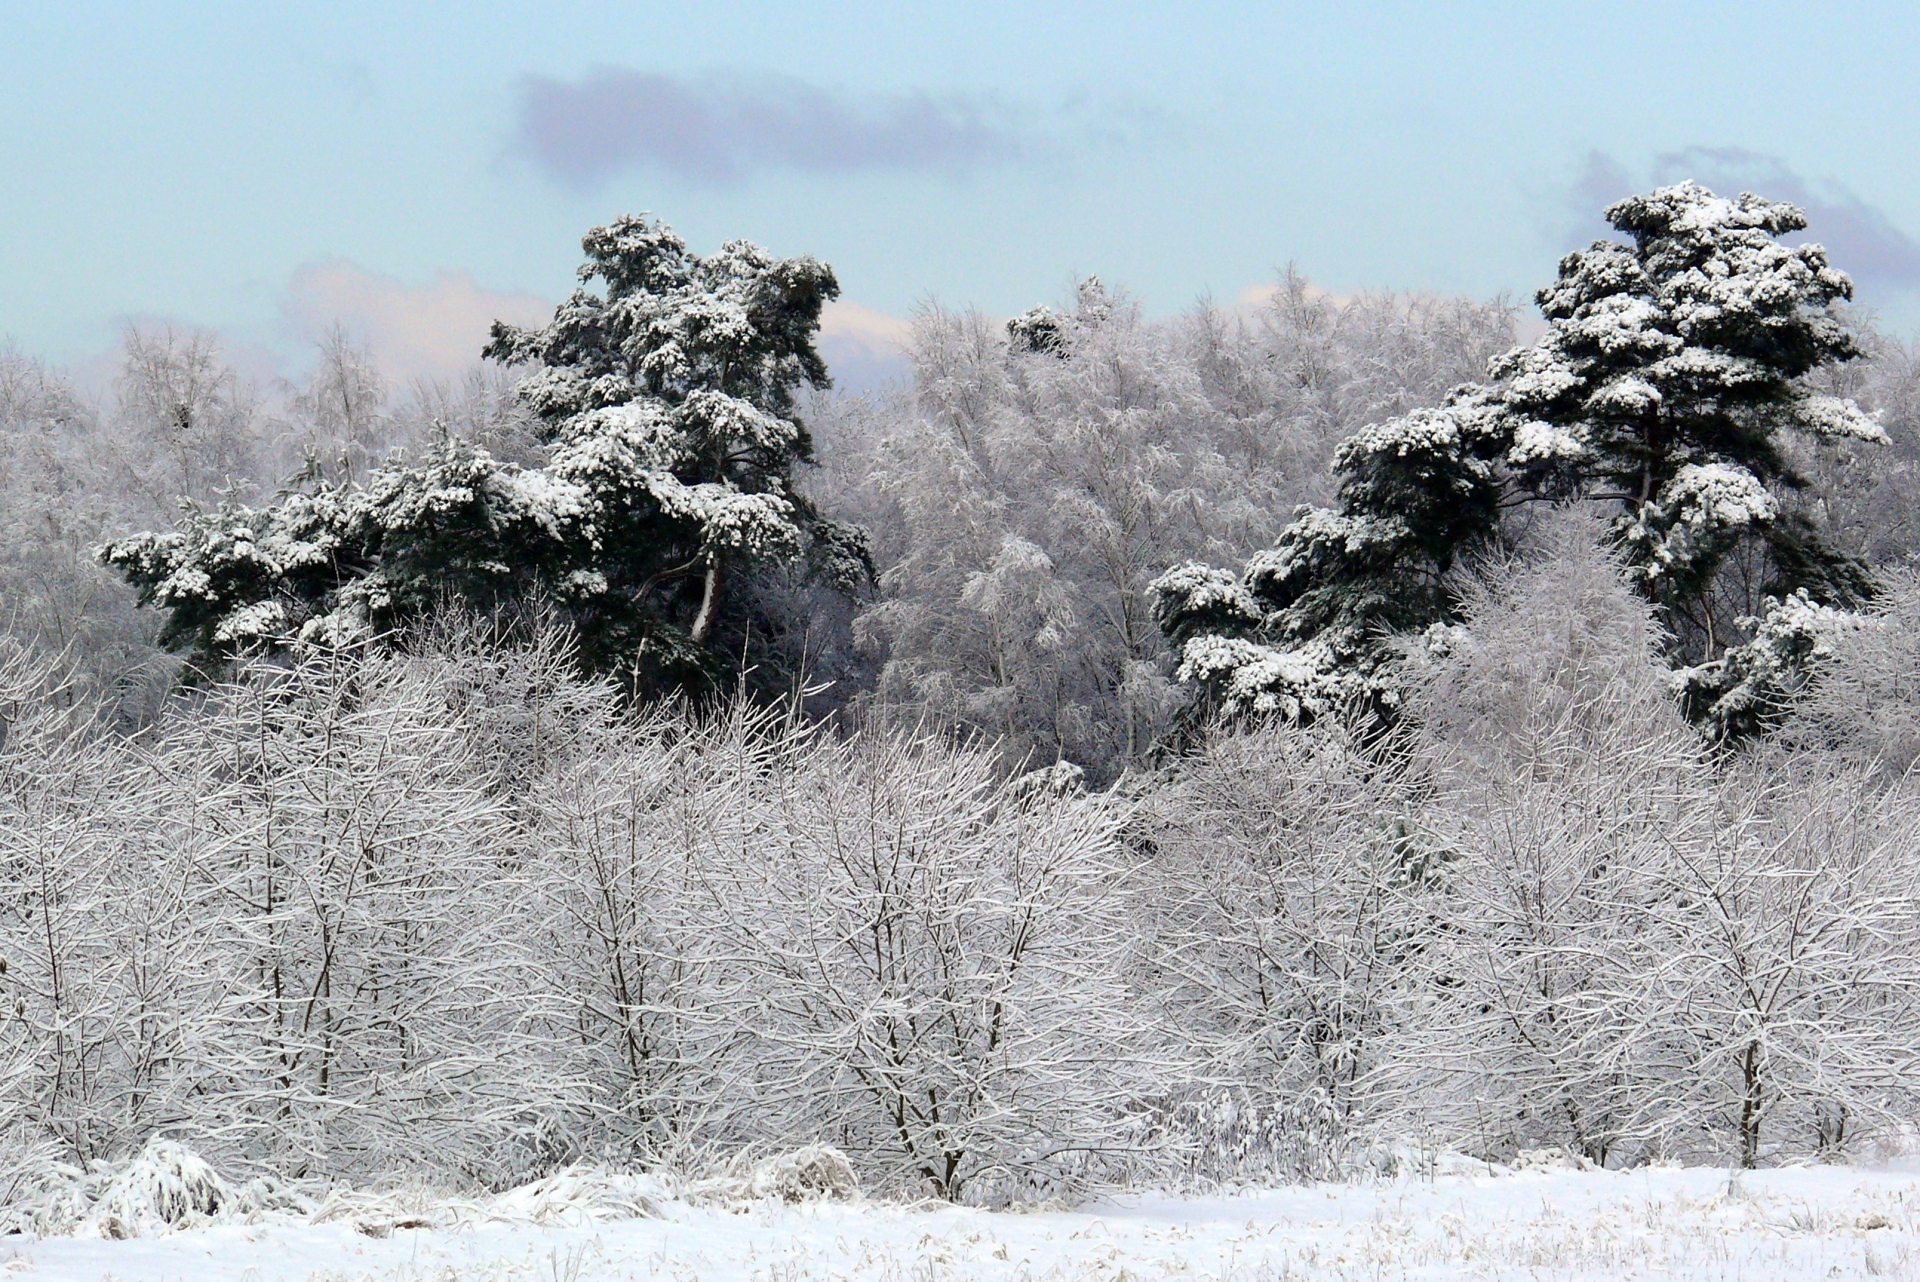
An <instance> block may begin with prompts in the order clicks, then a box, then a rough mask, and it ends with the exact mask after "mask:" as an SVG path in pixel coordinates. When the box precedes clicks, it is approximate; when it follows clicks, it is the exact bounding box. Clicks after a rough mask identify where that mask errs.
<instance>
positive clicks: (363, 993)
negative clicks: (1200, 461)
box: [0, 522, 1920, 1200]
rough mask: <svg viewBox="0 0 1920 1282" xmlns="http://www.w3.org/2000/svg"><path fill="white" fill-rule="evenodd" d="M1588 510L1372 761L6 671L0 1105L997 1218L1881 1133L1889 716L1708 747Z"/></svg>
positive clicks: (1896, 812) (380, 658) (570, 687)
mask: <svg viewBox="0 0 1920 1282" xmlns="http://www.w3.org/2000/svg"><path fill="white" fill-rule="evenodd" d="M1596 535H1597V531H1596V530H1594V529H1593V528H1592V527H1591V526H1588V525H1585V524H1581V523H1578V522H1576V523H1574V524H1573V525H1571V526H1570V527H1564V528H1563V527H1556V528H1555V529H1554V530H1552V531H1550V532H1548V534H1546V535H1542V536H1541V537H1540V539H1539V540H1538V541H1537V542H1536V544H1535V546H1533V547H1532V548H1530V549H1528V551H1527V553H1526V555H1525V556H1524V557H1522V559H1520V560H1519V561H1518V562H1516V563H1515V564H1514V565H1513V566H1512V567H1511V568H1509V569H1508V570H1506V571H1504V572H1503V573H1502V574H1501V575H1499V576H1497V577H1496V578H1495V580H1494V582H1493V584H1492V586H1490V587H1488V588H1486V589H1484V590H1482V592H1481V593H1480V595H1478V596H1477V597H1476V598H1475V599H1474V601H1473V602H1472V603H1471V604H1470V605H1469V607H1468V609H1467V611H1466V617H1467V623H1466V624H1465V625H1464V626H1463V628H1462V629H1461V630H1460V631H1459V632H1458V633H1457V634H1454V636H1453V637H1452V640H1451V642H1450V643H1449V644H1448V645H1447V646H1444V647H1439V646H1432V647H1422V648H1419V649H1417V650H1415V651H1413V652H1411V653H1410V654H1409V655H1408V657H1407V658H1406V659H1404V660H1402V661H1401V662H1402V663H1403V665H1404V666H1403V670H1402V672H1401V676H1402V678H1403V680H1404V681H1405V683H1406V686H1407V688H1408V689H1409V690H1410V691H1412V692H1413V693H1412V694H1411V695H1410V697H1409V709H1410V715H1409V716H1408V717H1407V718H1405V719H1404V720H1403V724H1402V727H1401V730H1400V731H1399V734H1400V738H1399V740H1398V741H1397V742H1396V743H1394V744H1393V745H1392V751H1391V752H1390V753H1383V745H1382V744H1381V743H1380V742H1379V741H1378V739H1377V736H1371V735H1367V734H1362V733H1356V729H1357V728H1359V727H1360V725H1361V723H1358V722H1354V723H1349V721H1348V720H1347V719H1346V718H1344V717H1342V716H1340V715H1332V714H1330V715H1327V716H1324V717H1322V718H1320V719H1318V720H1317V721H1316V722H1315V723H1314V724H1313V725H1312V726H1310V727H1304V728H1303V727H1297V726H1288V725H1274V726H1269V727H1267V728H1264V729H1260V730H1256V731H1245V732H1239V733H1232V734H1225V735H1222V736H1220V737H1219V738H1217V739H1216V740H1214V741H1213V742H1212V743H1211V744H1210V745H1209V746H1208V747H1207V748H1206V750H1205V751H1204V752H1202V753H1201V754H1200V755H1198V756H1195V757H1193V758H1190V759H1188V760H1187V761H1186V762H1185V763H1184V764H1183V765H1182V766H1181V767H1180V768H1179V769H1178V770H1177V771H1175V772H1174V773H1173V774H1172V775H1170V776H1168V777H1166V778H1164V779H1163V780H1162V781H1161V782H1160V783H1159V784H1158V785H1157V786H1155V787H1153V788H1150V789H1133V790H1131V791H1130V793H1128V794H1122V793H1116V792H1111V791H1109V792H1103V793H1087V792H1084V791H1082V790H1081V789H1079V788H1078V787H1077V786H1075V785H1074V784H1073V782H1072V781H1071V779H1068V778H1064V777H1062V776H1061V775H1060V774H1059V772H1056V771H1047V772H1042V773H1040V774H1037V775H1034V776H1028V777H1023V778H1019V779H1015V780H1012V781H1006V780H1004V776H1003V774H1002V773H1001V771H1000V769H999V767H998V765H997V764H996V760H995V757H994V754H993V753H992V752H991V751H990V750H989V749H987V748H985V747H980V748H973V747H966V746H957V745H956V744H955V743H954V742H953V741H952V740H951V738H950V737H948V736H945V735H939V734H930V733H902V732H899V731H896V730H889V729H874V730H867V731H861V732H856V733H853V734H850V735H840V736H836V735H832V734H828V733H826V732H825V731H824V730H823V729H821V728H819V727H810V726H809V725H808V724H806V723H805V722H803V721H800V720H797V719H795V718H794V717H792V716H787V715H780V714H775V713H769V712H761V711H754V710H752V709H751V708H750V707H748V706H746V705H740V706H738V707H736V708H734V709H732V710H730V711H722V712H717V713H713V714H709V715H693V714H690V713H685V712H681V711H675V710H670V709H664V708H656V709H654V710H652V711H649V712H635V711H632V710H630V709H629V708H628V706H627V705H625V704H623V702H622V701H621V700H620V699H619V698H618V697H617V692H616V691H615V690H614V689H613V688H612V687H610V686H607V685H604V684H598V683H593V682H589V681H587V680H585V679H583V678H581V677H579V676H578V675H576V673H577V669H576V668H575V666H574V664H573V663H572V661H571V658H570V656H569V655H568V654H567V653H566V652H565V649H564V644H563V643H562V641H560V640H559V639H557V638H555V637H553V636H551V635H549V636H548V637H547V638H546V639H544V640H542V641H539V642H537V643H534V644H532V645H531V646H529V645H527V644H520V645H517V646H513V647H507V648H502V647H500V646H498V645H497V644H494V643H491V642H489V641H487V640H485V639H484V638H481V637H478V636H477V635H476V634H474V633H472V632H471V631H467V630H463V629H462V628H459V627H454V626H447V627H443V628H442V629H441V632H440V634H439V637H438V641H437V643H436V644H435V645H433V646H431V647H427V648H423V649H418V650H415V651H412V652H406V651H401V652H395V651H391V650H374V649H369V648H366V647H360V648H356V649H352V650H346V651H341V650H332V651H316V652H314V653H312V654H311V655H310V656H309V657H307V658H305V659H303V660H301V661H300V662H297V663H295V664H292V665H291V666H284V665H283V666H277V667H276V666H264V665H253V666H248V667H246V668H244V669H242V670H241V671H240V672H239V673H238V674H236V678H235V679H234V680H233V681H231V682H229V683H226V684H223V685H221V686H219V687H217V688H216V689H214V690H213V691H211V692H210V693H209V694H208V695H207V696H206V697H204V698H202V699H201V700H200V701H198V702H197V703H196V704H195V705H194V706H192V707H191V708H182V709H179V710H177V711H176V712H174V713H173V714H171V715H170V716H169V717H168V718H167V720H166V721H165V722H164V723H163V724H162V726H160V727H158V728H157V729H156V731H155V732H154V733H150V734H148V735H145V736H141V737H139V738H135V739H127V738H122V737H117V736H103V735H100V734H97V733H93V732H92V730H91V727H89V726H88V724H87V723H86V720H85V718H84V717H83V716H81V715H80V714H79V713H78V712H77V711H76V710H75V709H74V708H73V707H72V706H71V704H70V703H69V702H68V701H65V700H63V699H61V698H60V697H58V694H57V691H56V690H55V688H54V686H53V685H52V684H51V683H50V682H49V681H48V680H47V677H46V670H45V668H44V666H43V665H41V664H39V663H37V662H36V661H34V660H32V659H31V658H30V657H29V656H28V655H27V653H26V652H25V651H24V650H21V649H20V648H19V647H18V646H17V645H16V646H15V647H14V648H13V649H12V650H11V651H10V652H9V658H8V660H7V664H6V669H5V673H4V679H5V681H6V683H7V684H6V688H5V689H4V690H3V691H0V696H3V697H4V699H5V705H6V706H7V707H8V708H10V709H12V712H11V714H10V726H9V732H8V736H7V740H6V743H5V745H4V748H0V834H4V836H3V837H0V903H3V904H4V905H5V908H4V913H0V956H4V958H5V961H6V963H7V965H6V971H5V974H4V976H0V990H3V991H0V997H4V1003H3V1006H4V1009H3V1010H0V1126H4V1133H5V1135H6V1136H7V1140H8V1143H10V1144H11V1145H13V1146H14V1149H13V1151H14V1152H16V1153H18V1152H21V1151H23V1150H24V1149H26V1148H31V1147H33V1146H36V1145H39V1146H48V1145H51V1146H53V1147H54V1148H56V1149H57V1150H58V1151H59V1152H62V1153H64V1154H66V1155H68V1156H69V1157H70V1158H81V1159H85V1158H91V1157H97V1156H102V1155H107V1154H114V1153H121V1152H126V1151H129V1150H130V1149H131V1148H135V1147H137V1146H138V1145H139V1144H140V1143H141V1142H142V1141H143V1140H144V1139H145V1138H146V1136H147V1135H149V1134H152V1133H154V1132H157V1131H164V1132H167V1133H171V1134H175V1135H178V1136H181V1137H183V1138H186V1139H187V1140H189V1141H190V1142H191V1143H192V1144H193V1145H194V1146H195V1147H197V1148H199V1149H200V1150H201V1151H203V1152H206V1153H208V1154H209V1155H210V1156H213V1157H215V1158H216V1159H217V1161H218V1162H219V1163H221V1164H224V1165H227V1166H229V1167H234V1168H248V1167H264V1168H269V1169H273V1170H277V1171H279V1172H281V1173H282V1174H289V1175H308V1176H327V1177H336V1178H339V1177H346V1178H362V1179H365V1178H372V1177H374V1176H377V1175H380V1174H383V1173H391V1172H392V1171H394V1170H396V1169H401V1168H409V1167H410V1168H413V1169H416V1170H419V1171H420V1172H421V1173H422V1174H423V1175H426V1176H428V1177H431V1178H437V1179H443V1180H452V1181H456V1182H467V1183H484V1184H494V1185H498V1184H501V1183H506V1182H511V1181H513V1180H516V1179H522V1178H526V1177H527V1176H529V1175H531V1174H535V1173H538V1172H540V1171H543V1170H546V1169H550V1168H551V1167H553V1166H554V1165H555V1164H557V1163H560V1162H564V1161H568V1160H572V1159H576V1158H580V1157H585V1156H593V1157H599V1158H603V1159H605V1158H612V1159H619V1160H639V1161H646V1162H660V1161H667V1162H679V1163H690V1164H691V1163H698V1162H701V1161H703V1160H710V1159H711V1158H712V1156H713V1155H716V1154H724V1153H729V1152H734V1151H738V1150H739V1149H741V1148H743V1147H753V1148H759V1149H766V1148H778V1147H783V1146H792V1145H796V1144H800V1143H804V1142H810V1141H814V1140H819V1139H823V1138H824V1139H827V1140H829V1141H830V1142H832V1143H835V1144H837V1145H839V1146H841V1147H843V1148H844V1149H845V1150H846V1151H848V1152H849V1153H850V1154H852V1155H853V1157H854V1159H855V1161H856V1163H857V1165H858V1167H859V1169H860V1170H861V1171H862V1172H863V1174H864V1176H865V1177H866V1178H867V1179H868V1180H869V1181H871V1182H872V1183H873V1184H874V1185H875V1186H877V1187H885V1188H896V1189H901V1190H914V1189H919V1190H925V1191H929V1192H933V1193H936V1194H943V1195H945V1196H949V1197H958V1198H966V1199H985V1200H996V1199H999V1198H1003V1197H1020V1196H1033V1195H1051V1194H1052V1193H1054V1192H1058V1191H1061V1190H1063V1189H1070V1188H1073V1187H1077V1186H1079V1185H1080V1184H1082V1183H1084V1182H1086V1181H1088V1180H1098V1179H1109V1178H1126V1179H1158V1180H1182V1179H1200V1180H1216V1179H1265V1178H1284V1177H1292V1176H1298V1175H1301V1174H1315V1173H1319V1174H1325V1173H1332V1172H1336V1171H1339V1170H1343V1169H1352V1165H1353V1163H1355V1162H1359V1161H1365V1160H1370V1157H1369V1155H1371V1160H1389V1159H1390V1158H1391V1156H1392V1153H1393V1152H1394V1148H1393V1145H1394V1143H1395V1142H1396V1140H1397V1139H1399V1138H1400V1137H1409V1136H1417V1137H1421V1138H1422V1140H1423V1142H1424V1143H1426V1144H1428V1145H1433V1144H1440V1145H1445V1146H1450V1147H1456V1148H1460V1149H1463V1150H1466V1151H1470V1152H1474V1153H1477V1154H1482V1155H1485V1156H1489V1157H1496V1158H1497V1157H1503V1156H1511V1155H1513V1154H1514V1153H1515V1152H1517V1151H1519V1150H1521V1149H1531V1148H1540V1147H1549V1146H1555V1145H1565V1146H1569V1147H1571V1148H1572V1149H1574V1150H1575V1151H1577V1152H1579V1153H1581V1154H1583V1155H1585V1156H1586V1157H1588V1158H1590V1159H1591V1160H1594V1161H1596V1162H1606V1163H1609V1164H1615V1165H1619V1164H1631V1163H1634V1162H1639V1161H1645V1160H1650V1159H1653V1158H1680V1159H1688V1160H1713V1161H1728V1162H1744V1163H1747V1164H1755V1163H1761V1162H1767V1161H1776V1160H1785V1159H1786V1158H1789V1157H1792V1156H1796V1155H1814V1156H1826V1157H1833V1156H1838V1155H1842V1154H1846V1153H1854V1152H1860V1151H1864V1150H1866V1149H1870V1148H1871V1147H1872V1146H1873V1145H1876V1144H1882V1143H1888V1142H1892V1141H1895V1140H1897V1137H1898V1135H1899V1134H1901V1133H1902V1132H1901V1128H1902V1127H1903V1126H1905V1125H1907V1124H1908V1123H1909V1122H1910V1121H1911V1119H1912V1110H1913V1106H1914V1103H1915V1100H1916V1096H1915V1090H1916V1088H1917V1087H1920V1082H1917V1081H1915V1080H1914V1077H1913V1074H1912V1072H1911V1069H1910V1065H1911V1063H1912V1060H1911V1056H1910V1055H1909V1054H1908V1053H1907V1049H1906V1048H1909V1047H1910V1046H1911V1045H1913V1044H1914V1039H1915V1038H1916V1037H1920V996H1916V995H1917V994H1920V974H1916V973H1914V967H1915V965H1916V963H1915V960H1914V959H1915V958H1916V957H1920V859H1917V858H1916V855H1915V851H1917V850H1920V794H1916V792H1915V791H1914V787H1913V785H1912V783H1911V781H1910V780H1909V778H1908V777H1907V776H1906V775H1905V774H1896V775H1889V774H1887V773H1886V771H1885V770H1884V768H1883V765H1882V762H1881V760H1880V759H1879V758H1878V757H1870V758H1869V757H1863V755H1862V752H1861V747H1860V744H1859V743H1858V742H1857V741H1856V742H1839V743H1836V742H1831V741H1830V737H1829V736H1828V735H1827V734H1826V733H1825V732H1824V730H1823V729H1822V727H1824V726H1825V725H1827V724H1829V723H1830V722H1831V720H1832V718H1833V716H1834V710H1835V709H1839V708H1851V709H1852V710H1853V712H1854V714H1855V715H1854V716H1853V718H1851V720H1855V721H1867V722H1872V723H1877V724H1887V725H1900V724H1907V723H1909V722H1911V720H1912V719H1913V716H1914V714H1913V712H1912V710H1911V706H1910V705H1911V703H1912V700H1911V698H1910V692H1908V691H1907V690H1906V687H1905V686H1904V684H1902V683H1899V682H1893V681H1890V680H1889V679H1888V677H1889V675H1890V674H1887V673H1885V672H1884V670H1883V669H1881V668H1879V667H1876V665H1877V664H1881V663H1883V662H1885V656H1886V655H1887V654H1888V651H1886V650H1885V649H1884V648H1877V647H1875V646H1871V645H1863V646H1862V647H1860V648H1858V649H1855V650H1850V651H1847V652H1845V653H1844V654H1841V655H1837V656H1836V658H1835V659H1834V661H1833V664H1832V665H1831V666H1830V667H1829V669H1828V672H1829V673H1830V675H1829V677H1828V678H1827V679H1826V683H1825V684H1823V685H1822V687H1821V689H1822V691H1823V697H1824V698H1825V699H1826V700H1827V701H1828V702H1827V704H1826V705H1824V706H1825V707H1826V708H1827V711H1825V712H1823V713H1820V714H1818V715H1814V714H1810V715H1809V717H1808V720H1807V726H1806V729H1805V731H1804V732H1803V733H1798V734H1797V737H1794V738H1792V739H1791V740H1790V741H1788V742H1783V743H1782V744H1780V745H1778V746H1776V747H1775V748H1773V749H1771V752H1772V753H1773V755H1772V756H1770V757H1768V758H1766V759H1764V760H1761V759H1757V758H1756V759H1754V760H1752V761H1750V762H1744V763H1742V764H1740V765H1739V766H1738V767H1737V768H1732V769H1729V768H1726V767H1725V766H1724V765H1723V764H1722V763H1718V762H1716V761H1715V760H1714V759H1713V758H1712V756H1711V754H1710V750H1709V749H1708V748H1707V747H1706V746H1705V745H1704V744H1703V743H1702V741H1701V740H1700V739H1699V737H1698V736H1697V735H1696V734H1695V733H1694V732H1693V731H1692V730H1691V729H1690V728H1689V727H1688V726H1687V725H1686V724H1685V722H1684V720H1683V719H1682V718H1681V717H1680V716H1679V714H1678V712H1677V711H1676V709H1675V707H1674V705H1673V703H1672V701H1671V699H1670V696H1669V695H1668V693H1667V691H1668V678H1667V675H1666V671H1665V667H1664V664H1663V662H1662V659H1661V654H1660V647H1661V644H1662V642H1661V638H1660V636H1659V634H1658V632H1657V629H1656V628H1655V626H1654V624H1653V621H1652V619H1651V616H1650V614H1649V610H1648V606H1647V605H1646V603H1645V602H1644V601H1642V600H1640V599H1639V598H1637V597H1636V596H1635V595H1634V593H1633V592H1632V590H1631V588H1630V586H1629V585H1628V584H1627V583H1626V582H1625V581H1624V578H1623V575H1622V574H1621V571H1620V567H1619V566H1618V565H1617V564H1616V563H1614V562H1612V561H1610V560H1608V559H1607V557H1606V556H1605V555H1603V554H1602V553H1601V552H1600V551H1598V550H1597V548H1596V543H1597V538H1596ZM1912 595H1913V594H1912V592H1911V590H1907V589H1902V590H1898V591H1895V592H1893V593H1890V602H1889V606H1888V609H1889V610H1890V611H1893V612H1894V613H1890V614H1889V615H1888V616H1886V617H1887V628H1888V632H1889V634H1892V632H1893V628H1894V623H1893V621H1894V620H1896V619H1897V618H1899V617H1904V612H1911V611H1913V610H1914V609H1916V608H1920V607H1916V606H1915V605H1914V604H1913V602H1912V600H1911V599H1910V598H1911V597H1912ZM1875 617H1876V618H1878V617H1879V616H1875ZM1863 635H1865V633H1863ZM1876 635H1878V634H1877V633H1876Z"/></svg>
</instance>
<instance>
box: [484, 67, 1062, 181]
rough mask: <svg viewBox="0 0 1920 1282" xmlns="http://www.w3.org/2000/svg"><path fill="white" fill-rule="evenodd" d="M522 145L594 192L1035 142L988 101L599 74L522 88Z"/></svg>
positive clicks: (917, 163)
mask: <svg viewBox="0 0 1920 1282" xmlns="http://www.w3.org/2000/svg"><path fill="white" fill-rule="evenodd" d="M519 144H520V146H521V148H522V149H523V150H524V151H525V153H526V154H527V155H528V156H529V157H531V158H532V159H533V161H534V162H535V163H536V164H537V165H539V167H540V168H541V169H542V170H544V171H545V172H546V173H547V174H548V175H549V176H550V177H552V178H554V179H555V180H556V181H558V182H561V183H563V184H565V185H567V186H570V187H576V188H591V187H595V186H597V185H599V184H600V183H602V182H604V181H605V180H606V179H607V178H608V177H609V176H611V175H612V174H613V173H615V172H616V171H618V170H621V169H626V168H629V167H636V166H652V167H657V168H660V169H664V170H667V171H668V172H670V173H673V174H677V175H679V176H680V177H682V178H686V179H690V180H692V181H695V182H702V183H709V184H724V183H729V182H734V181H737V180H738V179H740V178H742V177H743V176H745V175H746V174H748V173H750V172H752V171H754V170H758V169H766V168H784V169H797V170H807V171H812V172H816V173H845V172H849V171H853V170H863V169H864V170H883V169H939V168H947V169H952V168H961V167H965V166H969V165H977V164H982V163H988V162H994V161H1002V160H1008V159H1014V158H1017V157H1019V156H1020V155H1021V154H1023V153H1024V152H1025V151H1027V150H1028V149H1029V146H1030V143H1029V140H1028V139H1026V138H1025V137H1024V136H1023V132H1022V130H1021V129H1020V128H1019V127H1018V124H1017V122H1016V121H1015V120H1014V119H1013V113H1011V112H1010V111H1008V110H1007V109H1005V108H1004V107H1000V106H998V105H997V104H995V103H994V102H992V101H991V100H987V99H981V98H970V97H966V96H963V95H946V96H939V95H934V94H929V93H908V94H895V95H891V96H887V97H873V98H855V97H850V96H848V95H845V94H841V93H836V92H833V91H830V90H826V89H821V88H818V87H817V86H814V85H810V84H807V83H805V82H804V81H800V80H795V79H792V78H791V77H787V76H778V75H747V74H740V73H716V74H711V75H706V76H700V77H695V78H684V77H678V76H668V75H660V74H657V73H653V72H645V71H634V70H630V69H626V68H621V67H602V68H599V69H597V70H595V71H594V72H593V73H592V74H590V75H589V76H587V77H586V78H585V79H584V80H580V81H564V80H555V79H551V78H549V77H546V76H529V77H527V78H526V79H525V80H524V81H523V82H522V84H521V98H520V119H519Z"/></svg>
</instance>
